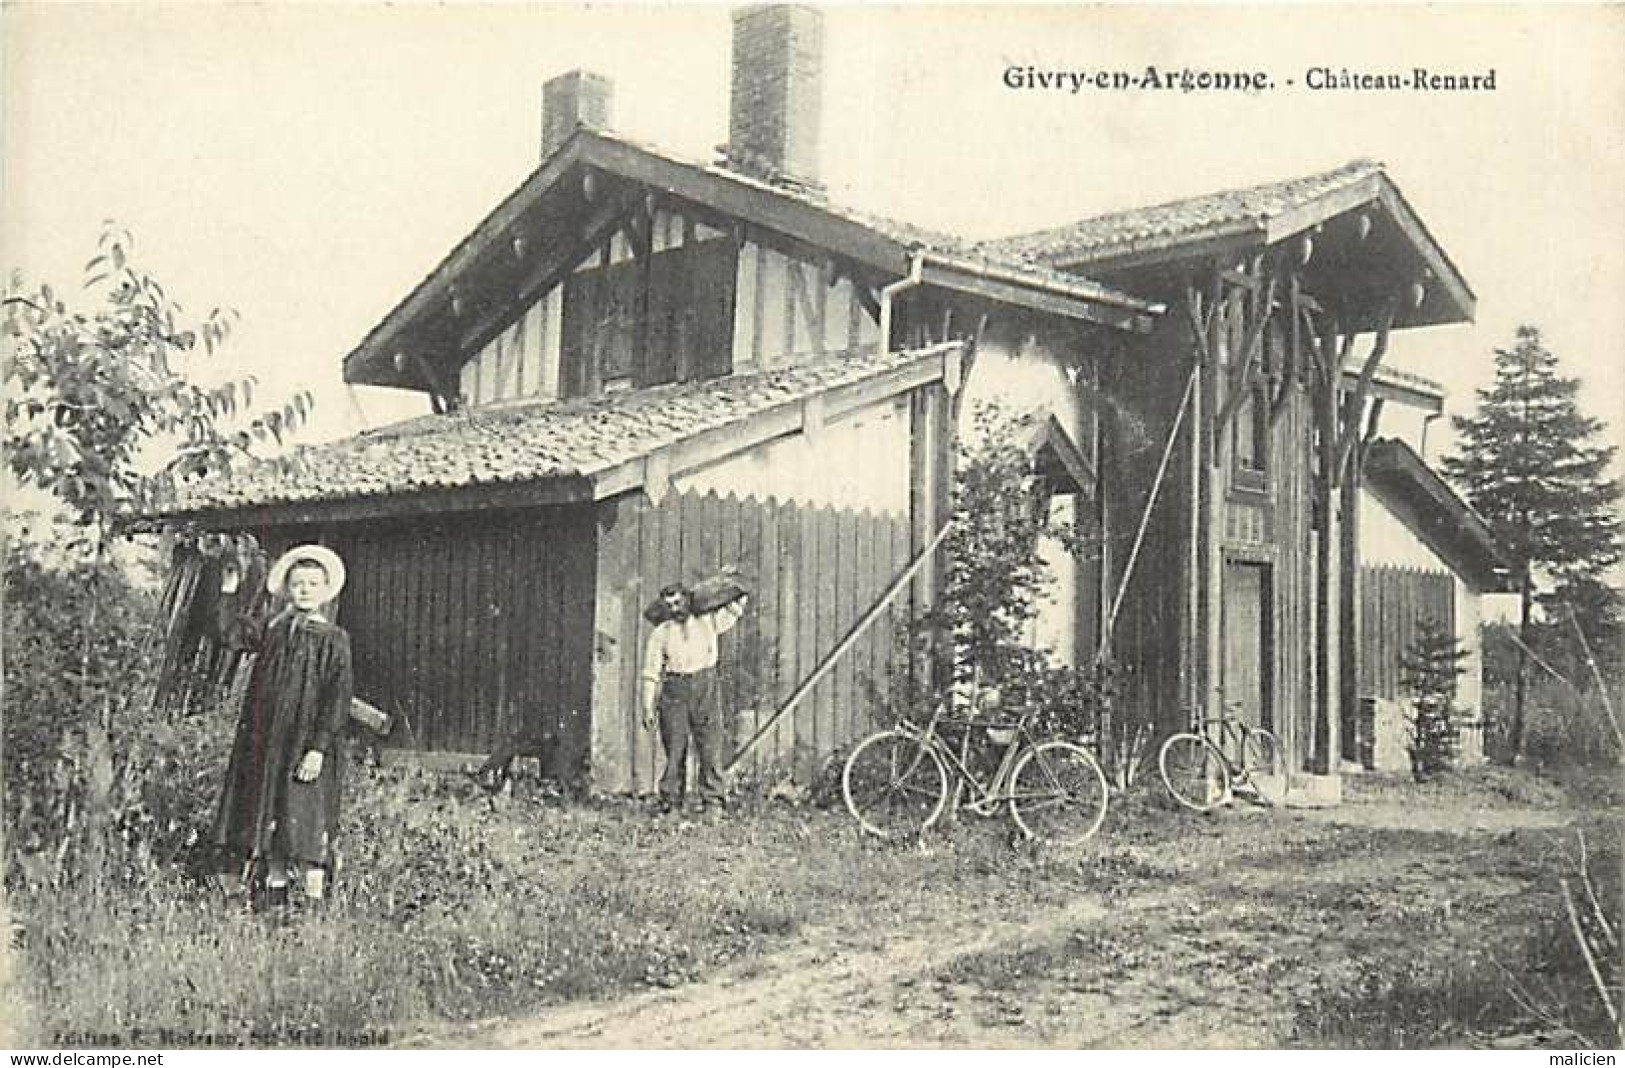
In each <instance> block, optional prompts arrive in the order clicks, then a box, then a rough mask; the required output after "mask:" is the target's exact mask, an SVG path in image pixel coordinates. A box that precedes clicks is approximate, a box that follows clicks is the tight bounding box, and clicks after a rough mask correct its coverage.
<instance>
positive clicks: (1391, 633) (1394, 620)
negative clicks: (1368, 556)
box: [1360, 566, 1456, 700]
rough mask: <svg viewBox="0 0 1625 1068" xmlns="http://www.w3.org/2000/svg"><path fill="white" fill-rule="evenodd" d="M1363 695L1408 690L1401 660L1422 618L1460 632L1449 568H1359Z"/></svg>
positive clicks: (1395, 694)
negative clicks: (1405, 687)
mask: <svg viewBox="0 0 1625 1068" xmlns="http://www.w3.org/2000/svg"><path fill="white" fill-rule="evenodd" d="M1360 611H1361V616H1360V618H1361V622H1362V624H1363V626H1362V627H1361V630H1360V696H1361V697H1386V698H1389V699H1391V700H1392V699H1397V698H1399V697H1402V696H1403V692H1402V689H1401V683H1400V680H1401V677H1402V674H1403V672H1402V669H1401V667H1400V662H1401V660H1402V658H1403V657H1404V655H1405V650H1406V649H1407V648H1409V646H1410V644H1411V642H1413V641H1414V640H1415V639H1416V637H1417V635H1418V634H1419V633H1420V632H1421V622H1422V620H1424V619H1431V620H1433V621H1434V622H1435V623H1437V624H1438V625H1439V626H1441V627H1443V628H1445V630H1446V631H1448V632H1449V633H1451V634H1454V633H1456V594H1455V585H1454V582H1453V580H1452V579H1451V577H1450V575H1449V573H1448V572H1443V571H1424V570H1421V569H1420V568H1414V567H1390V566H1378V567H1364V568H1361V569H1360Z"/></svg>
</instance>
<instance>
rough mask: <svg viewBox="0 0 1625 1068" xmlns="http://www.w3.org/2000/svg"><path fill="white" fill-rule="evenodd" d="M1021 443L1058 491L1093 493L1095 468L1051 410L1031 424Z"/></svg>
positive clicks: (1039, 469) (1037, 467)
mask: <svg viewBox="0 0 1625 1068" xmlns="http://www.w3.org/2000/svg"><path fill="white" fill-rule="evenodd" d="M1023 445H1024V447H1025V448H1026V450H1027V452H1028V454H1029V455H1031V456H1032V458H1033V463H1034V466H1035V468H1036V470H1037V471H1038V473H1039V474H1041V475H1043V476H1044V477H1045V478H1047V479H1049V482H1050V485H1052V486H1053V487H1055V491H1056V492H1057V493H1062V494H1068V493H1086V494H1092V493H1094V491H1095V469H1094V467H1093V466H1091V465H1090V463H1089V459H1088V457H1087V456H1086V455H1085V454H1084V451H1083V449H1082V448H1080V447H1079V446H1078V443H1077V442H1076V441H1074V440H1073V438H1072V435H1071V434H1069V433H1067V430H1066V427H1064V426H1062V425H1061V421H1060V420H1059V419H1057V418H1055V416H1054V414H1053V413H1052V414H1049V415H1046V416H1044V417H1043V418H1042V419H1040V420H1038V421H1037V422H1036V423H1035V424H1034V425H1033V426H1032V427H1031V429H1030V431H1029V432H1028V434H1027V435H1026V438H1025V441H1024V442H1023Z"/></svg>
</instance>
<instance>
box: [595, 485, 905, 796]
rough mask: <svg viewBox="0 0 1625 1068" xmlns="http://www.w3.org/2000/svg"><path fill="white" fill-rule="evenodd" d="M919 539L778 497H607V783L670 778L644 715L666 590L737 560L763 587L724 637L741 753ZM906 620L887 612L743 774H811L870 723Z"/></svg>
mask: <svg viewBox="0 0 1625 1068" xmlns="http://www.w3.org/2000/svg"><path fill="white" fill-rule="evenodd" d="M908 544H909V543H908V522H907V519H906V518H904V517H902V516H889V515H874V514H872V513H869V512H858V511H853V510H851V509H835V508H827V507H824V508H820V507H810V506H804V505H797V504H793V503H788V502H782V501H779V500H777V499H774V498H767V499H761V498H756V497H739V496H736V495H733V494H729V495H727V496H720V495H718V494H716V493H705V494H697V493H687V494H671V495H669V496H667V497H666V498H665V500H663V501H662V502H661V503H660V504H659V505H654V504H651V503H650V502H649V501H648V499H647V498H646V497H644V495H643V494H641V493H634V494H627V495H625V496H623V497H620V498H617V499H616V500H613V501H607V502H604V503H602V504H601V505H600V506H599V517H598V546H599V550H598V551H599V570H598V576H599V578H598V594H597V596H598V602H599V612H598V628H597V634H596V636H595V648H596V655H595V657H594V658H593V660H592V668H593V671H594V679H593V681H592V685H591V689H592V693H593V717H592V719H593V722H592V776H593V784H594V786H595V787H596V788H598V789H602V790H607V791H612V792H631V793H646V792H649V791H651V790H653V789H654V786H655V782H656V778H657V776H658V775H659V773H660V770H661V760H662V757H661V756H660V753H659V746H658V744H657V742H656V739H655V737H654V733H653V732H652V731H648V730H645V729H644V727H643V725H642V722H641V715H640V713H639V710H638V676H639V673H640V670H641V667H642V658H643V651H644V646H645V645H646V643H647V642H648V638H649V634H650V632H651V630H652V629H653V628H652V626H651V625H650V624H649V623H648V622H647V621H646V620H645V619H644V618H643V608H644V606H645V605H646V604H647V603H648V602H649V601H651V600H652V599H653V598H654V597H655V595H656V594H657V593H658V592H659V590H660V588H661V587H662V586H664V585H666V584H667V583H670V582H676V581H679V580H686V581H692V580H694V579H697V578H700V577H703V576H704V575H706V574H710V573H714V572H715V571H716V570H717V569H719V568H720V567H722V566H723V565H724V564H734V565H736V566H738V567H739V568H740V570H741V571H742V572H743V573H744V574H745V575H746V576H747V577H748V578H749V580H750V582H751V585H752V587H753V589H754V591H755V592H754V596H753V597H752V599H751V604H750V607H749V610H748V611H747V612H746V613H745V616H744V618H743V619H742V620H741V621H740V623H739V625H738V626H737V627H736V628H735V629H734V630H733V631H731V632H730V633H729V634H727V635H725V636H724V637H723V639H722V648H721V657H720V660H719V662H718V671H717V675H718V679H717V682H718V686H717V691H718V706H719V711H720V713H721V714H722V716H723V717H724V737H725V739H726V742H725V745H724V748H725V749H726V750H727V752H726V753H725V756H731V755H732V754H733V753H734V752H735V751H736V750H737V749H738V747H739V746H740V745H741V744H743V742H744V741H745V740H746V739H748V738H749V737H750V736H751V735H752V734H754V733H755V732H756V730H757V727H758V725H759V724H760V723H762V722H765V721H766V719H767V718H768V717H769V716H770V715H771V714H772V713H773V712H774V711H775V710H776V709H778V708H779V707H780V705H781V704H783V702H784V701H785V700H786V699H788V698H789V696H790V695H791V693H792V692H794V690H795V688H796V687H797V686H798V685H799V684H800V683H801V681H802V680H803V679H804V678H805V677H806V676H807V675H809V674H810V673H811V672H812V670H813V668H814V667H816V666H817V664H818V663H819V662H820V661H821V660H822V659H823V658H824V656H825V655H826V654H827V653H829V652H830V650H832V649H833V648H834V647H835V645H836V644H837V643H838V642H839V641H840V640H841V639H842V638H843V637H844V636H845V635H846V633H847V631H848V630H849V629H850V628H851V626H852V625H853V624H854V623H856V622H857V620H858V619H859V617H861V616H862V615H863V613H864V612H865V611H866V610H867V609H868V608H869V606H870V605H871V604H873V603H874V602H875V601H876V600H877V599H878V598H879V596H880V594H881V593H882V592H883V591H884V590H885V588H886V587H887V586H888V585H889V584H890V583H891V581H892V579H893V578H894V577H895V576H896V575H897V574H898V573H899V572H900V571H901V570H902V569H903V568H904V567H905V566H907V563H908V559H909V556H908ZM905 601H906V599H905ZM900 620H901V611H900V610H899V611H887V612H885V613H883V615H882V617H881V618H879V619H877V620H876V621H875V623H874V624H873V625H872V626H871V627H870V628H869V629H868V631H866V633H865V636H864V637H863V638H862V639H861V640H860V641H859V642H858V643H857V645H856V646H854V648H853V649H852V650H851V651H849V652H848V654H847V656H846V658H845V659H844V660H843V662H842V663H841V666H840V667H838V668H837V669H836V670H835V671H834V672H832V673H831V674H830V675H829V676H827V677H826V678H825V679H824V681H822V682H820V683H819V685H818V686H817V687H815V688H814V690H813V692H812V694H811V695H809V696H808V698H807V699H806V700H805V701H804V702H803V703H802V704H801V705H800V706H799V707H798V708H797V709H796V710H795V711H793V712H792V713H790V714H789V715H787V716H785V717H784V718H782V719H780V720H779V721H778V723H777V725H776V726H775V727H774V728H773V729H772V730H771V731H770V732H769V733H768V735H767V736H766V737H765V738H764V739H763V740H762V741H761V742H760V743H759V744H758V746H757V747H756V748H755V749H754V750H753V751H752V752H751V754H750V755H749V756H748V757H747V758H746V760H745V761H744V762H743V763H742V764H741V765H740V767H739V769H737V771H736V774H738V775H744V776H781V775H789V776H792V777H794V778H795V779H797V780H799V781H803V782H805V781H807V780H808V779H809V778H810V777H811V776H812V775H813V774H815V773H816V772H817V770H818V768H819V765H820V763H821V761H822V760H823V759H824V758H825V757H826V756H828V754H829V753H830V752H832V751H833V750H834V749H836V748H837V747H839V746H841V745H843V744H845V743H847V742H849V741H851V740H852V739H853V738H854V737H855V736H856V735H859V734H861V733H864V732H866V731H867V730H869V729H870V728H871V726H872V725H873V724H874V722H876V719H877V712H878V704H877V702H878V700H879V699H880V698H881V697H882V696H883V695H884V694H885V693H886V692H887V690H888V684H889V681H890V678H891V676H892V674H893V672H892V667H893V664H894V661H895V656H896V650H895V647H894V638H895V633H896V626H897V624H898V623H899V622H900Z"/></svg>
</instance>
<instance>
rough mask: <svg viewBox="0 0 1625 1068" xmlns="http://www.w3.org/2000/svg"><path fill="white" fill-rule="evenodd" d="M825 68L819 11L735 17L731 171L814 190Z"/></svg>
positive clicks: (790, 9) (759, 8)
mask: <svg viewBox="0 0 1625 1068" xmlns="http://www.w3.org/2000/svg"><path fill="white" fill-rule="evenodd" d="M823 69H824V16H823V14H822V13H821V12H819V11H817V10H815V9H813V8H810V7H801V6H798V5H781V4H760V5H753V6H751V7H743V8H738V9H736V10H735V11H734V13H733V85H732V94H731V98H730V101H729V107H728V147H727V156H728V165H729V166H730V167H732V168H733V169H734V170H737V171H741V172H744V173H747V174H752V175H755V176H757V177H761V178H768V179H772V180H776V181H777V180H788V181H789V182H791V183H793V184H796V185H804V186H817V185H818V184H819V183H818V132H819V119H820V117H821V116H822V114H823V100H822V97H823Z"/></svg>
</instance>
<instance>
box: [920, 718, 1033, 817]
mask: <svg viewBox="0 0 1625 1068" xmlns="http://www.w3.org/2000/svg"><path fill="white" fill-rule="evenodd" d="M1031 717H1032V713H1031V712H1030V711H1029V712H1028V713H1026V714H1025V715H1023V716H1022V717H1021V718H1020V719H1019V720H1016V721H1015V722H1014V723H1010V722H1008V721H1001V720H979V719H976V718H974V717H972V718H969V719H959V718H957V717H955V718H948V717H945V716H944V715H943V709H942V707H941V706H940V705H939V706H938V707H937V709H936V711H934V712H933V713H932V714H931V719H930V720H929V721H928V722H927V723H926V725H925V727H924V729H921V728H919V727H916V726H914V725H913V724H912V723H909V722H908V721H907V720H904V721H903V722H901V723H899V724H898V729H899V730H902V731H904V732H905V733H907V734H910V735H911V736H913V737H915V738H916V739H918V740H919V742H920V743H921V745H922V746H930V747H931V748H932V749H933V750H934V751H935V752H936V754H937V756H938V757H940V758H941V760H942V763H943V766H944V767H946V768H947V769H948V770H949V771H950V772H951V773H952V774H953V776H954V778H955V780H956V782H957V783H958V784H961V785H967V786H969V787H970V788H971V789H972V790H973V791H974V792H975V794H976V796H975V797H973V798H972V799H971V800H970V801H969V802H967V803H966V804H965V807H967V808H969V809H971V811H973V812H977V813H980V814H983V815H986V814H988V813H989V812H992V811H993V809H994V808H995V807H996V806H998V805H1000V804H1002V803H1004V802H1006V801H1010V800H1012V799H1013V798H1014V797H1015V795H1014V794H1013V793H1011V792H1010V791H1009V790H1008V789H1007V788H1006V787H1007V785H1008V783H1009V779H1010V773H1011V771H1012V770H1013V769H1014V768H1015V766H1016V760H1017V759H1018V758H1019V757H1020V755H1021V754H1022V753H1023V752H1024V751H1025V750H1027V749H1031V748H1034V747H1036V746H1037V745H1038V742H1037V740H1035V739H1034V738H1033V736H1032V735H1031V734H1030V733H1029V732H1028V730H1027V722H1028V720H1029V719H1031ZM938 724H947V725H949V726H952V727H958V728H963V729H964V731H965V732H966V737H967V738H968V737H969V732H971V731H973V730H978V729H980V730H1008V731H1012V732H1013V733H1012V734H1011V736H1010V741H1009V742H1008V743H1006V744H1005V747H1004V752H1003V754H1001V755H1000V757H999V765H998V767H997V768H995V769H994V771H993V774H992V775H991V776H990V777H989V778H988V779H986V780H985V781H984V780H983V779H982V778H980V777H979V776H978V775H977V773H976V772H975V771H974V770H972V769H971V768H970V767H969V766H968V765H967V764H966V763H965V761H963V760H962V759H960V755H959V752H958V751H956V750H955V748H954V747H953V746H952V745H950V744H949V743H948V740H947V739H946V738H944V737H943V735H942V732H940V731H938V730H937V726H938ZM910 770H912V769H910ZM951 797H952V799H953V803H954V804H955V805H958V804H959V800H958V798H959V792H958V790H957V789H956V790H955V791H954V792H953V794H952V795H951Z"/></svg>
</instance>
